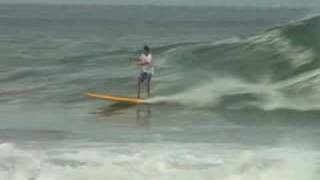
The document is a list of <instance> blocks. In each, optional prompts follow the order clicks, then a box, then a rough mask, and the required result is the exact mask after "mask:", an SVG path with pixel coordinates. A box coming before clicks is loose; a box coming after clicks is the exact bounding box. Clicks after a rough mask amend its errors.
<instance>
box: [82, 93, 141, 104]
mask: <svg viewBox="0 0 320 180" xmlns="http://www.w3.org/2000/svg"><path fill="white" fill-rule="evenodd" d="M84 95H85V96H88V97H90V98H95V99H101V100H108V101H113V102H119V103H128V104H143V103H145V101H144V99H140V98H131V97H119V96H112V95H107V94H96V93H84Z"/></svg>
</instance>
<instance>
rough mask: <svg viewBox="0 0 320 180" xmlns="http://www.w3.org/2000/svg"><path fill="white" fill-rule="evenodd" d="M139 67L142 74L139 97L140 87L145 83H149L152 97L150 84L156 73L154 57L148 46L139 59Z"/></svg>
mask: <svg viewBox="0 0 320 180" xmlns="http://www.w3.org/2000/svg"><path fill="white" fill-rule="evenodd" d="M137 65H138V66H139V68H140V70H141V72H140V75H139V77H138V85H137V91H138V92H137V93H138V94H137V97H138V98H140V87H141V84H142V83H143V82H145V81H146V83H147V92H148V97H150V83H151V78H152V75H153V72H154V69H153V65H152V55H151V51H150V48H149V47H148V46H144V47H143V53H142V54H141V55H140V56H139V58H137Z"/></svg>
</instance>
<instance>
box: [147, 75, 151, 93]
mask: <svg viewBox="0 0 320 180" xmlns="http://www.w3.org/2000/svg"><path fill="white" fill-rule="evenodd" d="M151 78H152V74H148V77H147V91H148V97H150V95H151V94H150V89H151Z"/></svg>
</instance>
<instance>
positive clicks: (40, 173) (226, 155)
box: [0, 143, 319, 180]
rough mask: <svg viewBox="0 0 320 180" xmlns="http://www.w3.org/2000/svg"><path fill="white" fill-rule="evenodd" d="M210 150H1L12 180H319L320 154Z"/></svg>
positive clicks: (1, 173)
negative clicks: (318, 159)
mask: <svg viewBox="0 0 320 180" xmlns="http://www.w3.org/2000/svg"><path fill="white" fill-rule="evenodd" d="M225 148H226V147H223V148H221V147H217V146H213V145H209V144H175V145H174V144H126V145H123V144H106V145H105V146H96V147H95V146H90V147H85V146H84V147H81V146H77V147H69V148H66V147H64V148H63V149H59V148H57V149H51V150H39V149H37V150H35V149H31V148H21V147H17V146H16V145H14V144H11V143H6V144H1V145H0V160H1V165H0V178H1V179H6V180H30V179H33V180H60V179H68V180H82V179H83V180H84V179H86V180H87V179H90V180H100V179H111V180H118V179H123V180H126V179H128V180H129V179H130V180H132V179H137V180H138V179H151V180H158V179H159V180H166V179H167V180H169V179H177V180H178V179H183V180H188V179H190V180H193V179H201V180H202V179H203V180H211V179H218V180H270V179H273V180H302V179H303V180H313V179H312V178H319V172H317V171H316V168H318V164H317V160H316V158H317V157H318V154H317V153H315V152H312V151H307V150H305V149H304V150H299V149H295V148H280V149H269V150H263V151H261V150H241V151H238V150H232V149H229V150H227V149H225Z"/></svg>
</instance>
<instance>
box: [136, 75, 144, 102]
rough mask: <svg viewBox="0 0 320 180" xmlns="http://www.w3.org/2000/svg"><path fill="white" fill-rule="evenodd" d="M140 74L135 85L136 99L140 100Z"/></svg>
mask: <svg viewBox="0 0 320 180" xmlns="http://www.w3.org/2000/svg"><path fill="white" fill-rule="evenodd" d="M142 78H143V77H142V74H139V77H138V83H137V98H140V89H141V88H140V87H141V80H142Z"/></svg>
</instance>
